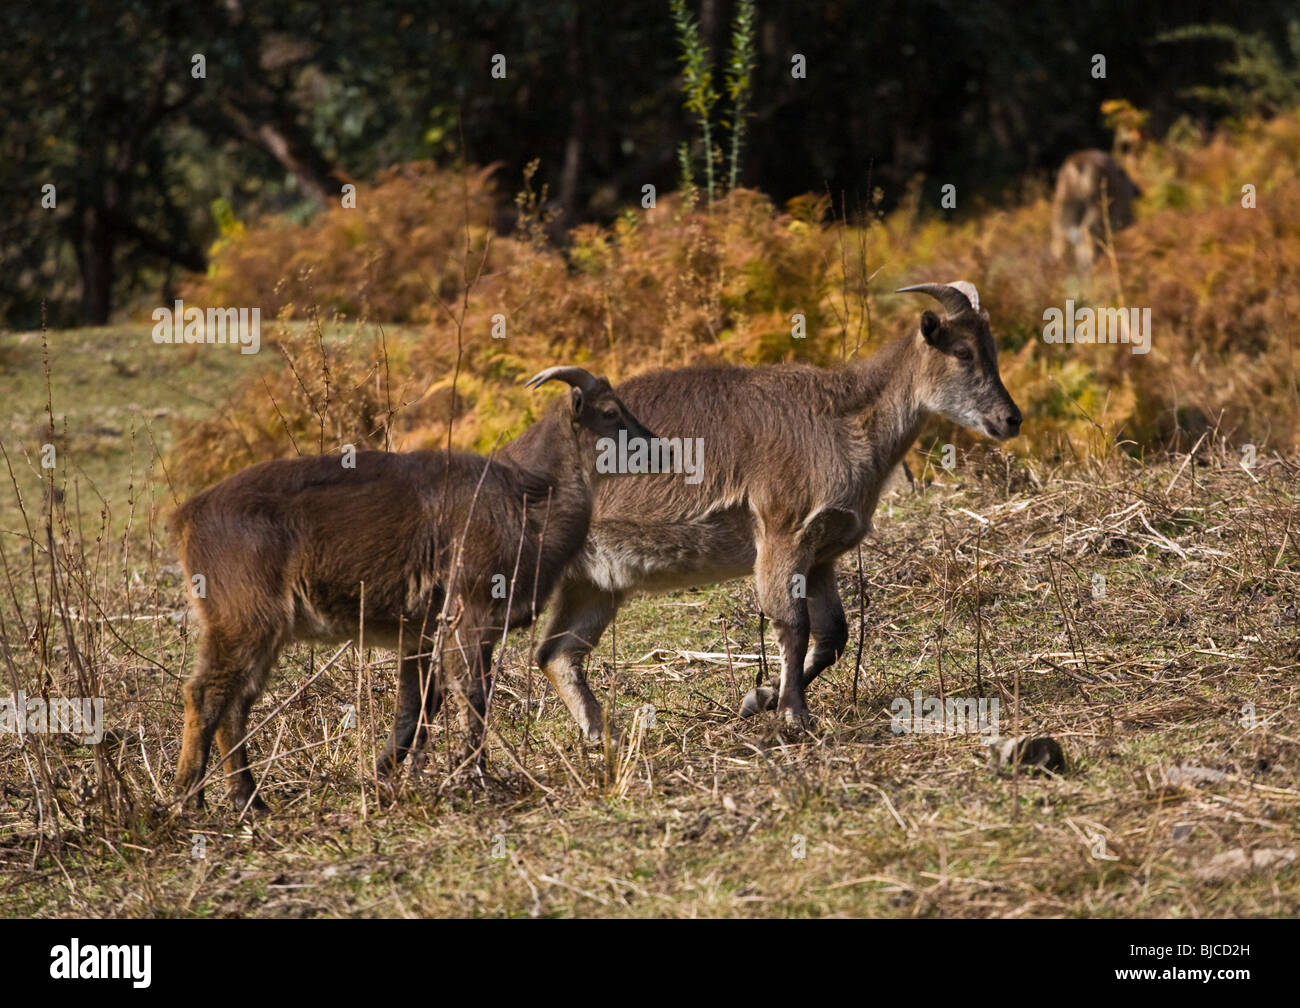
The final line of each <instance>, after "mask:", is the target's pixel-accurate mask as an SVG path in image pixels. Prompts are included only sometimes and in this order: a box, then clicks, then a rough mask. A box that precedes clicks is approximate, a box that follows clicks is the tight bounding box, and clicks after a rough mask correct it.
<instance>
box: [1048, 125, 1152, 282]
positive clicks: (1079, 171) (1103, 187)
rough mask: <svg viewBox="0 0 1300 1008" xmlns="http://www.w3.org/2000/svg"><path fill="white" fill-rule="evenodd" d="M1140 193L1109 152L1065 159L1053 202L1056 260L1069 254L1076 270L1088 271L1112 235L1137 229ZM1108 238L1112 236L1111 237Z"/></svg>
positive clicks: (1090, 152)
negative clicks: (1135, 206)
mask: <svg viewBox="0 0 1300 1008" xmlns="http://www.w3.org/2000/svg"><path fill="white" fill-rule="evenodd" d="M1141 195H1142V191H1141V190H1140V189H1138V187H1137V185H1136V184H1135V183H1134V182H1133V180H1132V179H1131V178H1130V177H1129V174H1128V172H1126V171H1125V170H1124V168H1123V167H1122V166H1121V165H1120V163H1119V161H1118V160H1116V159H1115V158H1114V157H1112V156H1111V155H1109V154H1107V153H1106V152H1105V151H1100V150H1082V151H1076V152H1075V153H1073V154H1071V155H1070V156H1069V157H1068V158H1066V159H1065V163H1064V164H1062V165H1061V171H1060V173H1059V174H1058V175H1057V177H1056V193H1055V195H1054V196H1053V197H1052V246H1051V250H1052V258H1054V259H1056V260H1058V261H1059V260H1062V259H1064V258H1065V256H1066V252H1067V250H1068V251H1069V252H1070V253H1071V258H1072V259H1073V262H1074V264H1075V266H1077V268H1079V269H1081V270H1085V271H1086V270H1089V269H1091V268H1092V260H1093V258H1094V256H1095V254H1096V249H1097V248H1098V247H1100V246H1101V245H1102V244H1103V243H1104V242H1106V241H1108V240H1109V234H1113V233H1114V232H1116V231H1121V230H1123V229H1124V228H1126V227H1128V226H1129V225H1130V224H1132V223H1133V220H1134V217H1133V201H1134V200H1135V199H1137V198H1138V197H1140V196H1141ZM1108 232H1109V234H1108Z"/></svg>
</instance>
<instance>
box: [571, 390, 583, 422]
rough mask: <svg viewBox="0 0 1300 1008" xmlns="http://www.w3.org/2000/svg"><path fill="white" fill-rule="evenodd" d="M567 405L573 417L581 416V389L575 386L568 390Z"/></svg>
mask: <svg viewBox="0 0 1300 1008" xmlns="http://www.w3.org/2000/svg"><path fill="white" fill-rule="evenodd" d="M569 405H570V407H571V408H572V410H573V415H574V416H575V417H580V416H582V389H580V388H578V387H577V386H576V385H575V386H574V387H573V388H571V389H569Z"/></svg>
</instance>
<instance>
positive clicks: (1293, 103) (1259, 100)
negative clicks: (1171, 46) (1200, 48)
mask: <svg viewBox="0 0 1300 1008" xmlns="http://www.w3.org/2000/svg"><path fill="white" fill-rule="evenodd" d="M1206 40H1209V41H1217V42H1226V43H1228V44H1229V45H1230V46H1232V55H1231V56H1230V57H1229V58H1228V59H1227V60H1225V61H1224V62H1222V63H1220V64H1219V66H1218V70H1219V72H1220V73H1222V74H1224V75H1225V76H1227V77H1230V78H1232V79H1233V81H1234V82H1235V83H1233V84H1214V85H1209V84H1206V85H1198V86H1197V87H1193V88H1188V89H1187V90H1186V91H1185V92H1184V93H1185V94H1187V95H1188V96H1189V97H1192V98H1198V99H1200V100H1202V101H1206V102H1210V103H1212V104H1215V105H1222V106H1224V107H1225V108H1227V109H1229V110H1231V111H1232V112H1233V113H1234V114H1236V115H1243V116H1257V117H1264V116H1270V115H1277V114H1279V113H1283V112H1289V111H1291V110H1292V109H1295V108H1297V107H1300V20H1291V21H1289V22H1288V23H1287V29H1286V37H1285V47H1284V48H1283V47H1282V46H1279V45H1277V44H1275V43H1274V42H1273V41H1272V40H1271V39H1270V38H1269V37H1268V36H1267V35H1265V34H1263V33H1262V32H1261V33H1256V34H1247V33H1246V32H1243V31H1241V30H1240V29H1239V28H1234V27H1232V26H1231V25H1225V24H1200V25H1188V26H1187V27H1184V28H1177V29H1174V30H1173V31H1169V32H1165V33H1164V34H1163V35H1161V36H1160V37H1159V39H1158V41H1160V42H1193V41H1206Z"/></svg>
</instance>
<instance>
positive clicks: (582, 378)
mask: <svg viewBox="0 0 1300 1008" xmlns="http://www.w3.org/2000/svg"><path fill="white" fill-rule="evenodd" d="M548 381H562V382H568V383H569V384H570V385H572V386H573V387H574V388H576V389H580V390H581V391H582V392H583V393H584V394H585V393H587V392H590V391H591V390H592V389H593V388H594V387H595V386H596V384H597V383H598V382H599V381H600V379H599V378H597V377H596V376H595V375H593V374H592V373H591V372H590V371H587V370H585V369H584V368H580V367H573V366H561V367H550V368H547V369H546V370H545V371H540V372H538V373H537V374H535V375H533V376H532V377H531V378H529V379H528V381H526V382H525V383H524V384H525V385H527V386H528V387H529V388H537V386H538V385H541V384H544V383H545V382H548Z"/></svg>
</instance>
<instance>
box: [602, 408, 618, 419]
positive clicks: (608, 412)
mask: <svg viewBox="0 0 1300 1008" xmlns="http://www.w3.org/2000/svg"><path fill="white" fill-rule="evenodd" d="M601 415H602V416H603V417H604V418H605V419H606V420H617V419H618V410H616V409H615V408H614V407H613V406H609V407H606V409H605V411H604V413H602V414H601Z"/></svg>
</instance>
